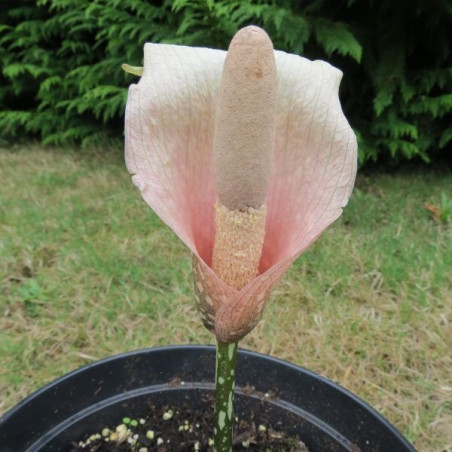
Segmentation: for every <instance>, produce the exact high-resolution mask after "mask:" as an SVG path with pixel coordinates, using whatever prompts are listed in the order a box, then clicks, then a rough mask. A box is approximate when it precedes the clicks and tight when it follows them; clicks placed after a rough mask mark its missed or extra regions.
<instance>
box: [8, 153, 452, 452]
mask: <svg viewBox="0 0 452 452" xmlns="http://www.w3.org/2000/svg"><path fill="white" fill-rule="evenodd" d="M120 154H121V152H120V151H117V150H110V151H105V152H102V153H96V152H92V153H89V152H87V151H84V152H80V151H77V152H75V151H73V152H71V151H62V150H43V149H40V148H37V147H36V148H31V149H13V150H6V149H2V150H0V178H1V181H2V183H1V185H0V284H1V289H0V361H1V366H0V411H5V410H7V409H8V408H10V407H11V406H12V405H13V404H15V403H16V402H18V401H19V400H20V399H21V398H23V397H24V396H26V395H27V394H29V393H30V392H32V391H34V390H35V389H37V388H38V387H40V386H41V385H43V384H44V383H46V382H49V381H51V380H52V379H55V378H57V377H59V376H61V375H63V374H64V373H66V372H68V371H70V370H72V369H74V368H77V367H79V366H82V365H84V364H87V363H89V362H91V361H93V360H97V359H100V358H103V357H106V356H109V355H112V354H117V353H121V352H124V351H127V350H133V349H138V348H143V347H148V346H155V345H163V344H180V343H212V342H213V340H212V337H211V335H210V333H208V332H207V331H206V330H204V328H203V327H202V325H201V322H200V320H199V319H198V317H197V314H196V312H195V309H194V303H193V296H192V280H191V269H190V262H191V259H190V255H189V253H188V251H187V249H186V248H185V247H184V246H183V245H182V243H181V242H180V241H179V240H178V239H177V238H176V237H175V236H174V234H173V233H172V232H171V231H170V230H169V229H168V228H167V227H166V226H165V225H163V224H162V223H161V221H160V220H159V219H158V218H157V217H156V215H155V214H154V213H153V212H151V211H150V209H149V208H148V207H147V206H146V205H145V204H144V202H143V201H142V200H141V197H140V195H139V194H138V192H137V190H136V189H135V188H134V186H133V185H132V183H131V181H130V177H129V175H128V174H127V172H126V170H125V167H124V163H123V161H122V156H121V155H120ZM451 189H452V174H451V172H447V171H445V170H443V171H438V170H436V171H434V170H433V169H428V168H427V169H426V168H420V169H417V170H412V171H404V172H399V173H396V174H392V175H389V174H383V173H369V174H367V175H364V174H361V175H360V176H359V178H358V182H357V189H355V191H354V194H353V197H352V199H351V201H350V203H349V206H348V207H347V208H346V210H345V213H344V215H343V216H342V217H341V219H340V220H339V221H338V222H336V223H335V224H334V225H333V226H332V227H330V229H328V231H326V232H325V233H324V235H323V236H322V237H321V239H320V240H319V241H318V242H317V243H316V244H315V245H314V246H313V247H311V248H310V249H309V250H308V251H307V252H306V253H305V254H304V255H303V256H302V257H301V258H300V259H298V260H297V262H296V263H295V264H294V265H293V267H292V268H291V269H290V270H289V272H288V273H287V275H286V277H285V279H284V280H283V281H282V282H281V283H280V284H279V286H278V287H277V288H276V290H275V292H274V295H273V299H272V302H271V303H270V304H269V306H268V308H267V312H266V313H265V315H264V318H263V320H262V322H261V323H260V324H259V325H258V326H257V328H256V329H255V330H254V331H253V332H252V333H251V334H250V335H249V336H248V337H247V338H246V339H245V340H244V341H243V342H242V344H241V345H242V346H243V347H246V348H251V349H253V350H256V351H260V352H264V353H269V354H272V355H275V356H278V357H280V358H283V359H287V360H290V361H292V362H295V363H297V364H299V365H302V366H304V367H307V368H309V369H311V370H314V371H316V372H319V373H321V374H322V375H325V376H327V377H329V378H331V379H332V380H334V381H337V382H339V383H340V384H341V385H343V386H345V387H346V388H348V389H350V390H351V391H353V392H355V393H356V394H358V395H359V396H360V397H362V398H363V399H365V400H366V401H368V402H369V403H370V404H371V405H373V406H374V407H375V408H376V409H377V410H379V411H380V412H381V413H382V414H383V415H384V416H386V417H387V418H388V419H389V420H390V421H391V422H392V423H394V424H395V425H396V426H397V427H398V428H399V429H400V430H401V431H402V432H403V433H404V434H405V435H406V436H407V437H408V438H409V439H410V440H412V441H414V444H415V446H416V447H417V448H418V449H419V450H420V451H429V452H430V451H436V450H437V451H446V450H451V449H452V438H451V428H450V426H451V425H452V383H451V375H452V356H451V353H450V350H451V338H452V330H451V325H452V276H451V275H452V271H451V269H452V247H451V243H452V240H451V238H452V226H451V223H450V222H447V221H446V222H437V221H434V220H433V219H432V215H431V213H430V212H429V211H428V210H426V209H425V207H424V204H425V203H430V204H433V205H441V202H442V201H441V196H442V193H446V194H450V193H451Z"/></svg>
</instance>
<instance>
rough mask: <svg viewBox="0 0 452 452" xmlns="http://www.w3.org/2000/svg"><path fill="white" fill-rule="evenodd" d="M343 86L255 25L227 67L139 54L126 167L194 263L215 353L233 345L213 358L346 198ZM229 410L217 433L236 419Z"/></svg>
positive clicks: (330, 71)
mask: <svg viewBox="0 0 452 452" xmlns="http://www.w3.org/2000/svg"><path fill="white" fill-rule="evenodd" d="M226 55H228V56H227V57H226ZM225 59H226V63H225ZM341 77H342V73H341V71H339V70H338V69H336V68H334V67H332V66H331V65H330V64H328V63H326V62H323V61H309V60H307V59H305V58H302V57H300V56H297V55H291V54H288V53H284V52H280V51H274V50H273V46H272V44H271V41H270V39H269V38H268V36H267V35H266V33H265V32H264V31H263V30H261V29H260V28H258V27H254V26H251V27H246V28H244V29H242V30H240V31H239V32H238V33H237V34H236V36H235V37H234V39H233V40H232V42H231V45H230V47H229V51H228V54H226V52H225V51H221V50H213V49H208V48H191V47H184V46H177V45H165V44H146V45H145V47H144V70H143V73H142V77H141V79H140V81H139V83H138V84H136V85H131V86H130V89H129V96H128V101H127V107H126V119H125V139H126V141H125V143H126V145H125V155H126V163H127V168H128V170H129V172H130V173H132V174H133V176H132V179H133V182H134V183H135V185H136V186H137V187H138V188H139V190H140V192H141V194H142V196H143V198H144V200H145V201H146V202H147V203H148V204H149V206H150V207H151V208H152V209H153V210H154V211H155V212H156V213H157V214H158V215H159V217H160V218H161V219H162V220H163V221H164V222H165V223H166V224H167V225H168V226H170V227H171V228H172V229H173V231H174V232H175V233H176V234H177V236H178V237H179V238H180V239H181V240H182V241H183V242H184V243H185V244H186V245H187V246H188V248H189V249H190V250H191V252H192V253H193V273H194V280H195V297H196V304H197V306H198V308H199V310H200V312H201V315H202V319H203V323H204V325H205V326H206V327H207V328H208V329H209V330H211V331H212V332H213V334H214V335H215V336H216V338H217V341H218V343H219V344H220V345H221V344H223V345H228V344H232V345H231V346H230V347H229V348H227V347H226V348H224V351H223V354H230V355H231V357H233V356H234V355H235V350H236V343H237V341H238V340H239V339H241V338H242V337H243V336H245V335H246V334H247V333H249V332H250V331H251V330H252V329H253V328H254V327H255V325H256V324H257V323H258V321H259V319H260V318H261V315H262V312H263V309H264V307H265V304H266V303H267V301H268V299H269V295H270V292H271V290H272V289H273V287H274V286H275V285H276V284H277V282H278V281H279V280H280V279H281V278H282V276H283V275H284V272H285V271H286V270H287V269H288V267H289V266H290V265H291V263H292V262H293V261H294V260H295V259H296V258H297V257H298V256H299V255H300V254H301V253H302V252H303V251H304V250H306V248H308V247H309V246H310V245H311V244H312V243H313V242H314V241H315V240H316V239H317V238H318V237H319V236H320V234H321V233H322V231H323V230H324V229H325V228H326V227H327V226H328V225H329V224H331V223H332V222H333V221H335V220H336V219H337V218H338V217H339V216H340V215H341V213H342V209H343V207H344V206H345V205H346V204H347V201H348V199H349V197H350V194H351V190H352V187H353V184H354V180H355V176H356V166H357V145H356V139H355V135H354V133H353V131H352V129H351V127H350V126H349V124H348V122H347V120H346V118H345V116H344V114H343V112H342V109H341V105H340V102H339V97H338V89H339V83H340V80H341ZM214 248H215V252H214ZM234 347H235V348H234ZM219 353H221V350H220V351H219ZM232 369H233V368H232ZM232 373H233V372H232ZM217 374H218V371H217ZM217 376H218V375H217ZM217 388H218V385H217ZM225 397H226V399H227V400H224V401H223V405H222V406H223V407H222V408H221V407H220V408H218V413H217V415H218V416H217V425H216V429H217V430H218V429H222V428H223V426H222V425H221V424H222V420H223V421H224V417H225V416H226V414H227V416H226V418H230V417H232V400H230V399H229V398H228V397H230V393H229V395H227V394H226V395H225ZM215 440H216V450H228V448H227V447H229V446H224V447H225V448H222V447H223V446H221V445H220V444H219V443H220V442H221V441H223V439H222V438H220V437H219V438H215Z"/></svg>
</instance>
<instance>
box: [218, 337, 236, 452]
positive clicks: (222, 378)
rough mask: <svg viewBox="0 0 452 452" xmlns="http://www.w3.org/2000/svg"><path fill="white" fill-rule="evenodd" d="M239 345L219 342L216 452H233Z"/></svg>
mask: <svg viewBox="0 0 452 452" xmlns="http://www.w3.org/2000/svg"><path fill="white" fill-rule="evenodd" d="M237 345H238V344H237V342H231V343H229V344H224V343H221V342H217V360H216V371H215V424H214V451H215V452H230V451H231V450H232V426H233V423H234V422H233V419H234V409H233V406H234V386H235V362H236V360H237Z"/></svg>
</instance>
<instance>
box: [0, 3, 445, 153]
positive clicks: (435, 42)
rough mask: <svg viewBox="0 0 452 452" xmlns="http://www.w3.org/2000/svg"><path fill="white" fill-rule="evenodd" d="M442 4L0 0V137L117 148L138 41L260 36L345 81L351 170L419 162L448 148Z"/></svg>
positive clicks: (213, 43)
mask: <svg viewBox="0 0 452 452" xmlns="http://www.w3.org/2000/svg"><path fill="white" fill-rule="evenodd" d="M451 19H452V8H451V6H450V2H449V1H448V0H429V1H426V0H399V1H398V2H393V1H392V0H382V1H380V2H374V1H373V0H360V1H358V0H314V1H307V0H306V1H300V0H281V1H276V0H274V1H271V0H240V1H239V0H232V1H231V0H219V1H214V0H165V1H150V0H149V1H146V0H127V1H126V0H94V1H89V0H22V1H21V2H17V1H16V0H3V1H2V8H1V11H0V62H1V67H2V70H1V74H0V130H1V132H0V133H1V136H2V139H3V141H6V140H17V139H21V138H29V137H38V138H39V139H40V140H41V141H42V142H43V143H44V144H73V143H81V144H82V145H83V146H87V145H92V144H104V145H105V143H106V142H108V140H118V139H121V137H122V129H123V125H122V121H123V111H124V104H125V99H126V94H127V86H128V85H129V84H130V83H131V82H133V81H135V80H134V78H133V77H132V76H130V75H128V74H125V73H124V72H123V71H122V70H121V68H120V67H121V63H123V62H127V63H129V64H132V65H140V64H141V60H142V47H143V44H144V42H146V41H153V42H165V43H177V44H187V45H197V46H209V47H214V48H226V46H227V45H228V43H229V41H230V39H231V37H232V36H233V34H234V33H235V31H236V30H237V29H238V28H239V27H242V26H245V25H248V24H256V25H261V26H263V27H264V28H265V29H266V30H267V32H268V33H269V34H270V36H271V37H272V39H273V42H274V44H275V47H276V48H278V49H282V50H287V51H290V52H293V53H298V54H302V55H304V56H307V57H308V58H310V59H316V58H320V59H326V60H328V61H330V62H331V63H332V64H333V65H335V66H337V67H339V68H341V69H342V70H343V71H344V74H345V76H344V80H343V83H342V88H341V97H342V101H343V106H344V110H345V112H346V114H347V116H348V117H349V119H350V121H351V123H352V126H353V127H354V129H355V131H356V133H357V136H358V140H359V144H360V160H361V162H365V161H368V160H373V161H376V160H377V159H378V160H391V161H400V160H403V159H411V158H413V157H420V158H421V159H423V160H425V161H428V160H429V159H430V158H432V157H434V156H435V155H438V153H439V152H440V150H443V152H445V151H446V149H448V146H449V145H450V141H451V140H452V125H451V124H452V121H451V111H452V94H451V93H452V89H451V88H452V64H451V62H452V56H451V51H452V50H451V48H450V46H449V45H448V44H449V42H450V41H449V33H450V24H451V23H452V22H451Z"/></svg>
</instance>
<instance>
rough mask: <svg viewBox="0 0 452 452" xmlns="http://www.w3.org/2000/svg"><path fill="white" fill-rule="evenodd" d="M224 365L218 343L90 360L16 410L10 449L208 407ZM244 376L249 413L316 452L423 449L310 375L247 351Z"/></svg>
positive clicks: (1, 432) (2, 438) (242, 403)
mask: <svg viewBox="0 0 452 452" xmlns="http://www.w3.org/2000/svg"><path fill="white" fill-rule="evenodd" d="M214 367H215V349H214V348H213V347H210V346H174V347H162V348H154V349H148V350H142V351H137V352H132V353H127V354H124V355H119V356H115V357H112V358H108V359H105V360H102V361H99V362H96V363H94V364H90V365H88V366H86V367H83V368H81V369H78V370H76V371H74V372H71V373H69V374H68V375H66V376H64V377H62V378H60V379H58V380H56V381H55V382H53V383H50V384H49V385H47V386H45V387H44V388H42V389H40V390H38V391H37V392H35V393H34V394H32V395H30V396H29V397H27V398H26V399H25V400H23V401H22V402H21V403H19V404H18V405H17V406H16V407H15V408H13V409H12V410H10V411H9V412H7V413H6V414H5V415H4V416H3V417H2V418H1V419H0V451H1V452H22V451H27V452H31V451H33V452H35V451H45V452H47V451H49V452H51V451H58V452H65V451H69V450H71V446H70V444H71V442H73V441H78V440H80V439H81V438H83V437H84V435H85V434H86V433H93V432H95V431H97V430H99V429H101V428H103V427H105V425H110V426H111V425H115V424H117V423H120V421H121V419H122V418H123V417H124V415H127V416H134V415H135V416H139V415H140V414H143V411H144V410H145V408H146V407H147V406H148V404H149V403H150V402H151V403H152V404H154V405H155V406H158V405H161V404H162V405H164V404H169V405H172V406H177V404H178V403H180V402H181V401H182V400H183V401H189V402H190V403H193V404H194V406H197V407H199V406H202V405H203V403H206V402H205V401H203V400H205V399H206V397H203V395H206V393H209V394H212V392H213V390H214V385H213V379H214ZM236 378H237V389H236V408H235V409H236V414H237V415H238V416H239V417H242V418H246V416H247V413H251V412H253V413H254V419H255V420H256V422H259V420H260V419H261V418H262V419H265V422H267V425H268V423H270V424H272V423H273V424H274V425H276V423H277V422H279V423H280V424H279V425H278V429H279V430H284V431H285V432H287V433H288V434H289V435H298V436H299V438H300V439H301V440H303V442H304V443H305V444H306V445H307V446H308V447H309V449H310V451H312V452H316V451H354V452H355V451H358V450H362V451H364V452H368V451H381V452H399V451H404V452H406V451H415V449H414V448H413V446H412V445H411V444H410V443H409V442H408V441H407V440H406V439H405V438H404V437H403V436H402V435H401V434H400V433H399V432H398V431H397V430H396V429H395V428H394V427H393V426H392V425H391V424H389V423H388V422H387V421H386V420H385V419H384V418H383V417H382V416H381V415H379V414H378V413H377V412H376V411H375V410H373V409H372V408H371V407H370V406H368V405H367V404H366V403H364V402H363V401H362V400H360V399H359V398H358V397H356V396H354V395H353V394H351V393H349V392H348V391H346V390H345V389H343V388H341V387H340V386H338V385H336V384H334V383H332V382H331V381H330V380H328V379H326V378H324V377H321V376H319V375H316V374H314V373H312V372H309V371H307V370H305V369H302V368H300V367H297V366H294V365H292V364H289V363H287V362H285V361H281V360H279V359H276V358H272V357H269V356H266V355H261V354H258V353H254V352H249V351H244V350H240V351H239V355H238V362H237V372H236ZM250 385H252V386H254V388H255V390H254V391H250V390H249V386H250ZM266 394H267V396H266ZM268 394H274V395H276V397H274V396H270V397H268ZM205 409H211V407H210V406H206V407H205Z"/></svg>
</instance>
